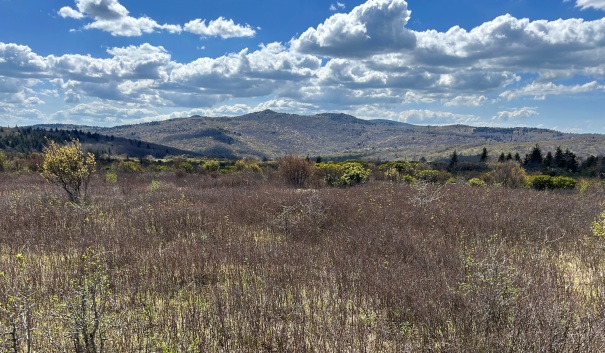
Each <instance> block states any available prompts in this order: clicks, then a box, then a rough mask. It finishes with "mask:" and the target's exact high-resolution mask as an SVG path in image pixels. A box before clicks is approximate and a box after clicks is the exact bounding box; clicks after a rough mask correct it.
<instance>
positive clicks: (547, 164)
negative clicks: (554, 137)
mask: <svg viewBox="0 0 605 353" xmlns="http://www.w3.org/2000/svg"><path fill="white" fill-rule="evenodd" d="M542 164H544V166H545V167H547V168H549V167H551V166H552V165H553V156H552V153H551V152H550V151H548V153H547V154H546V157H544V161H543V162H542Z"/></svg>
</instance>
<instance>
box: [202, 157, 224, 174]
mask: <svg viewBox="0 0 605 353" xmlns="http://www.w3.org/2000/svg"><path fill="white" fill-rule="evenodd" d="M220 167H221V163H220V162H219V161H217V160H209V161H206V162H204V164H202V169H204V170H207V171H209V172H217V171H218V170H219V168H220Z"/></svg>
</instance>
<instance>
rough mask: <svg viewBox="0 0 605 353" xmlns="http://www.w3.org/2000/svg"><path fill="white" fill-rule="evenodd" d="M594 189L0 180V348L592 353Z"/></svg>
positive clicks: (598, 322) (166, 177)
mask: <svg viewBox="0 0 605 353" xmlns="http://www.w3.org/2000/svg"><path fill="white" fill-rule="evenodd" d="M604 202H605V190H604V189H603V188H602V187H601V186H599V185H596V184H595V185H592V186H590V187H588V189H586V190H583V192H579V191H577V190H574V191H566V192H538V191H534V190H528V189H508V188H503V187H470V186H466V185H457V184H448V185H445V186H440V185H431V184H422V183H419V184H411V185H408V184H403V183H389V182H373V183H369V184H366V185H359V186H356V187H350V188H328V187H324V188H318V189H302V190H296V189H293V188H291V187H288V186H286V185H285V184H284V183H282V182H280V181H279V180H277V178H274V177H271V176H269V177H266V176H265V177H263V176H261V175H257V174H250V175H248V174H245V173H244V174H234V175H220V176H218V177H212V176H210V175H201V174H187V175H185V176H180V177H177V176H176V175H175V173H172V172H170V173H159V174H158V173H155V174H154V173H139V174H136V173H132V174H118V175H117V180H111V181H105V180H103V179H102V177H101V176H100V175H96V176H95V179H94V180H93V181H92V183H91V186H90V202H89V205H88V206H85V207H76V206H73V205H72V204H69V203H66V202H65V196H64V195H63V194H62V191H61V190H60V188H59V187H57V186H55V185H52V184H49V183H47V182H45V181H43V179H42V178H41V177H40V176H39V175H37V174H22V175H16V174H0V210H2V212H1V213H0V272H2V273H1V274H0V304H1V307H0V333H1V334H2V336H1V339H2V341H1V342H0V352H15V351H17V352H27V351H28V349H29V351H36V352H102V351H104V352H166V353H167V352H481V351H490V352H537V351H547V352H598V351H603V350H604V349H605V336H604V335H603V332H604V330H605V239H601V238H599V237H596V236H594V235H593V234H592V232H591V223H592V222H593V221H594V220H595V219H596V218H597V217H598V216H599V214H600V213H601V211H602V210H603V208H604V207H605V204H604Z"/></svg>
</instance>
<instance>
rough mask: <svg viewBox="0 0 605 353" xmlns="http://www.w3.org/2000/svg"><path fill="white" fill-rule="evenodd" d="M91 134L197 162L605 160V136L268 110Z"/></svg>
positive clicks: (199, 117) (146, 124)
mask: <svg viewBox="0 0 605 353" xmlns="http://www.w3.org/2000/svg"><path fill="white" fill-rule="evenodd" d="M86 130H88V131H91V132H93V133H99V134H102V135H107V136H111V135H113V136H116V137H122V138H126V139H131V140H137V141H145V142H149V143H154V144H158V145H162V146H169V147H171V148H176V149H179V150H184V151H191V152H192V153H195V154H200V155H206V156H216V157H230V158H242V157H252V158H276V157H279V156H283V155H288V154H297V155H309V156H312V157H314V156H322V157H341V158H365V159H382V160H393V159H401V158H408V159H419V158H421V157H425V158H426V159H429V160H431V159H438V158H444V157H447V156H448V155H449V154H451V153H452V152H453V150H454V149H456V150H457V151H458V153H459V154H461V155H478V154H479V153H480V152H481V150H482V148H483V147H487V148H488V150H490V154H492V155H494V154H495V153H498V154H499V153H500V152H505V153H508V152H512V153H515V152H519V153H520V154H521V155H524V154H525V153H527V152H528V151H529V150H530V149H531V148H532V147H533V146H535V144H536V143H538V144H539V145H540V146H541V148H542V150H543V151H545V152H546V151H554V150H555V148H556V147H557V146H561V147H562V148H563V149H566V148H569V149H570V150H572V151H574V152H575V153H576V154H577V155H579V156H584V155H589V154H592V155H603V154H605V135H598V134H568V133H561V132H558V131H553V130H546V129H538V128H525V127H519V128H489V127H471V126H465V125H451V126H417V125H410V124H406V123H400V122H395V121H390V120H363V119H358V118H356V117H353V116H351V115H346V114H335V113H324V114H317V115H311V116H305V115H296V114H286V113H277V112H274V111H271V110H265V111H261V112H256V113H250V114H245V115H242V116H237V117H201V116H192V117H189V118H179V119H171V120H165V121H155V122H150V123H144V124H136V125H123V126H116V127H112V128H90V127H87V128H86Z"/></svg>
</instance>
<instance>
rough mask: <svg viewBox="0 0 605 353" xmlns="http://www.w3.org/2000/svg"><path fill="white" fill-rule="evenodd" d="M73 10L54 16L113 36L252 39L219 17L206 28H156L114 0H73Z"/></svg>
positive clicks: (245, 29)
mask: <svg viewBox="0 0 605 353" xmlns="http://www.w3.org/2000/svg"><path fill="white" fill-rule="evenodd" d="M76 7H77V9H74V8H72V7H69V6H65V7H62V8H61V9H60V10H59V12H58V14H59V15H60V16H61V17H63V18H73V19H78V20H80V19H83V18H86V17H89V18H91V19H92V20H93V21H92V22H90V23H88V24H86V25H85V26H84V29H98V30H102V31H105V32H109V33H111V35H113V36H126V37H138V36H141V35H143V34H145V33H153V32H156V31H161V30H163V31H167V32H169V33H181V32H182V31H183V30H185V31H187V32H191V33H194V34H197V35H200V36H202V37H221V38H234V37H253V36H254V35H255V34H256V31H255V30H254V29H253V28H252V27H250V26H249V25H239V24H236V23H235V22H233V20H231V19H225V18H223V17H219V18H217V19H216V20H212V21H210V22H209V24H208V25H206V21H205V20H204V21H202V20H200V19H196V20H192V21H190V22H188V23H186V24H185V25H184V27H183V26H181V25H179V24H159V23H158V22H156V21H155V20H153V19H151V18H149V17H145V16H143V17H132V16H130V15H129V11H128V9H126V7H124V6H123V5H122V4H120V3H119V2H118V0H76Z"/></svg>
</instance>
